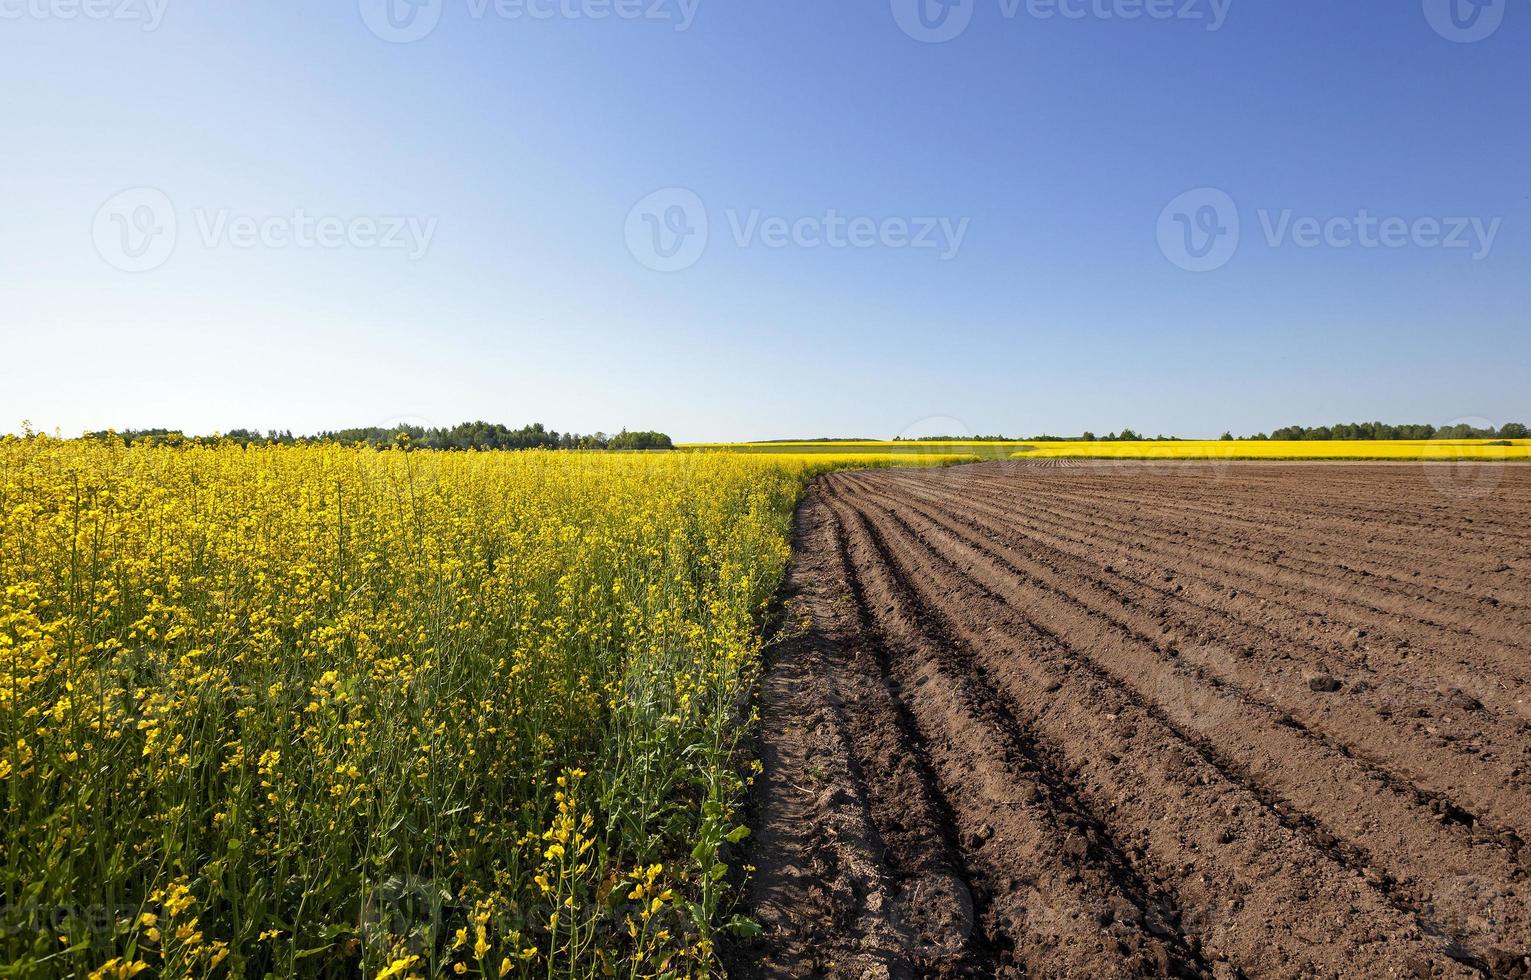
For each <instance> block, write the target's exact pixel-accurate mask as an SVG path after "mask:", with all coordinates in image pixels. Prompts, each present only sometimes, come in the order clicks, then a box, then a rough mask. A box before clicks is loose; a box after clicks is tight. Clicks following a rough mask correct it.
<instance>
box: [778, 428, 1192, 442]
mask: <svg viewBox="0 0 1531 980" xmlns="http://www.w3.org/2000/svg"><path fill="white" fill-rule="evenodd" d="M795 441H796V440H795ZM801 441H803V442H811V441H813V440H809V439H804V440H801ZM893 441H894V442H1149V441H1153V442H1179V441H1180V438H1179V437H1178V436H1166V435H1159V436H1154V437H1153V438H1152V440H1150V438H1149V437H1148V436H1144V435H1139V434H1138V433H1136V432H1134V431H1132V430H1131V429H1123V430H1122V431H1121V432H1111V433H1108V434H1106V435H1103V436H1098V435H1096V434H1095V433H1093V432H1086V433H1084V434H1083V435H1078V436H1048V435H1042V436H1027V437H1024V438H1023V437H1020V436H898V437H896V438H895V439H894V440H893Z"/></svg>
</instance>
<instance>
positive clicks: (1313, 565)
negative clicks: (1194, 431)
mask: <svg viewBox="0 0 1531 980" xmlns="http://www.w3.org/2000/svg"><path fill="white" fill-rule="evenodd" d="M1469 486H1470V487H1472V486H1475V485H1473V484H1469ZM1459 489H1460V488H1454V487H1451V486H1445V485H1443V483H1442V480H1441V477H1440V474H1438V473H1430V472H1428V471H1426V470H1425V469H1424V468H1423V467H1385V466H1382V467H1378V466H1365V465H1355V466H1326V467H1303V466H1293V465H1279V464H1271V465H1260V464H1246V465H1237V466H1231V467H1229V466H1222V467H1216V466H1214V467H1207V466H1165V467H1155V468H1144V467H1129V466H1089V465H1081V466H1074V467H1038V466H1018V465H1013V464H1002V463H1001V464H984V465H977V466H967V467H959V468H956V469H952V470H943V471H933V472H932V471H902V470H900V471H885V472H876V473H848V474H837V475H834V476H831V477H827V478H824V479H821V480H819V481H817V482H816V483H815V484H814V486H813V487H812V488H811V489H810V491H809V494H808V496H807V498H806V499H805V501H804V503H803V506H802V507H801V509H800V510H799V513H798V521H797V529H796V533H797V542H796V559H795V561H794V566H793V568H792V571H791V574H790V578H789V581H788V583H787V605H788V608H789V610H790V611H791V613H790V616H791V619H792V621H793V623H794V624H795V626H796V628H795V630H793V631H791V639H790V640H788V641H786V642H784V643H782V644H780V645H779V646H778V647H777V648H775V650H774V651H773V655H772V662H771V663H770V665H769V669H768V673H767V677H766V681H765V685H764V689H763V692H762V700H761V715H762V731H763V735H762V742H761V746H760V748H761V753H762V757H763V759H764V762H765V771H764V773H763V774H762V776H761V778H760V780H759V781H758V782H757V786H756V796H755V799H754V801H753V806H754V809H755V819H754V822H755V827H756V834H755V835H754V836H753V837H752V838H751V840H752V843H751V845H750V854H749V856H748V857H747V858H746V860H748V861H749V862H751V863H752V864H754V865H756V866H757V867H758V868H759V871H758V872H757V873H756V874H755V876H754V877H753V878H752V879H751V882H750V884H749V886H748V890H747V895H746V905H747V906H748V908H747V911H749V912H750V913H751V914H753V915H755V916H756V917H757V918H758V919H759V920H760V922H761V923H762V924H763V925H764V926H765V934H764V935H763V936H762V937H761V938H760V939H759V940H756V941H755V942H753V943H751V944H749V945H747V946H743V947H740V948H737V949H734V950H732V951H731V952H730V957H731V960H732V962H731V964H730V966H731V973H732V975H734V976H737V977H809V976H834V977H925V976H935V977H969V976H970V977H992V976H1016V977H1020V976H1029V977H1091V978H1095V977H1136V976H1177V977H1178V976H1195V977H1220V978H1223V977H1240V976H1246V977H1347V978H1348V977H1474V976H1479V977H1481V976H1492V977H1501V976H1503V977H1526V976H1531V958H1528V957H1531V884H1528V882H1527V880H1526V879H1527V871H1528V867H1531V849H1527V848H1524V847H1523V841H1524V840H1527V839H1531V691H1528V690H1527V685H1528V684H1531V470H1526V469H1514V468H1511V469H1506V470H1504V471H1502V472H1500V473H1499V474H1497V476H1496V482H1495V485H1494V486H1492V487H1491V488H1490V489H1489V492H1486V493H1480V494H1478V495H1477V496H1463V495H1462V494H1460V493H1458V492H1455V491H1457V490H1459Z"/></svg>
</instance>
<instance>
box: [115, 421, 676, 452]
mask: <svg viewBox="0 0 1531 980" xmlns="http://www.w3.org/2000/svg"><path fill="white" fill-rule="evenodd" d="M88 437H89V438H92V439H103V440H104V439H116V440H119V441H122V442H126V443H138V442H151V443H164V444H178V443H194V444H208V445H211V444H216V443H221V442H235V443H238V444H239V445H241V446H286V445H295V444H297V443H300V442H307V443H313V442H321V443H337V444H339V445H343V446H371V447H372V448H374V449H386V448H388V447H390V446H397V445H402V446H408V447H411V448H416V449H460V450H461V449H614V450H635V449H674V448H675V446H674V445H673V444H672V443H671V442H670V437H669V436H667V435H665V434H664V433H663V432H629V431H627V430H626V429H623V430H622V431H621V432H618V433H616V434H615V435H607V434H606V433H604V432H596V433H593V434H591V435H579V434H578V433H574V432H559V431H557V430H556V429H549V428H546V427H544V426H543V424H542V423H541V422H536V423H533V424H531V425H527V426H522V427H521V428H519V429H512V428H509V427H507V426H503V425H499V424H497V423H489V422H464V423H462V424H461V425H454V426H453V427H452V428H450V429H437V428H425V427H424V426H418V425H397V426H388V427H379V426H369V427H367V428H361V429H339V430H337V431H334V432H320V433H319V434H317V435H311V436H295V435H293V434H292V432H291V430H288V431H283V432H279V431H277V430H275V429H271V430H268V431H266V432H258V431H256V430H254V429H230V430H229V431H228V432H225V433H223V434H222V435H216V436H188V435H185V434H183V433H181V432H178V431H175V430H173V429H126V430H123V431H121V432H116V431H105V432H92V433H89V434H88Z"/></svg>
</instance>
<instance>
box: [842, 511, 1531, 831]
mask: <svg viewBox="0 0 1531 980" xmlns="http://www.w3.org/2000/svg"><path fill="white" fill-rule="evenodd" d="M866 492H867V493H868V494H870V495H871V496H872V497H873V498H874V499H878V500H880V501H881V502H883V504H884V505H885V506H902V507H904V508H905V509H907V510H909V511H912V512H914V513H917V514H919V515H920V516H921V517H922V518H923V519H925V520H927V521H930V522H932V523H933V524H936V525H938V526H940V527H942V528H943V530H945V531H946V532H947V533H951V534H954V535H956V536H958V537H959V538H961V539H962V540H963V541H964V542H965V543H966V544H967V545H968V546H970V547H972V548H974V549H975V550H977V551H978V552H979V553H981V554H983V555H984V557H985V559H986V560H989V561H992V562H995V563H997V564H999V565H1000V566H1001V568H1002V569H1003V571H1004V573H1005V575H1006V576H1007V577H1009V578H1011V579H1013V580H1014V582H1015V583H1016V584H1025V585H1029V586H1031V587H1033V588H1035V589H1037V590H1040V591H1042V592H1044V593H1047V594H1048V595H1049V596H1051V597H1053V598H1055V599H1057V600H1058V601H1061V602H1064V603H1068V604H1071V605H1074V606H1076V607H1078V609H1079V610H1080V611H1081V612H1082V613H1083V614H1085V615H1087V616H1089V617H1091V618H1094V619H1099V620H1101V621H1103V622H1106V623H1111V624H1114V625H1115V626H1117V627H1118V628H1119V630H1121V631H1122V632H1123V633H1124V634H1125V635H1127V636H1129V637H1131V638H1132V639H1134V640H1136V641H1137V642H1139V643H1141V644H1142V645H1144V646H1146V647H1149V648H1150V649H1152V650H1153V651H1154V652H1155V653H1159V654H1162V656H1161V657H1160V658H1159V660H1160V663H1161V664H1162V663H1165V662H1166V661H1175V662H1177V663H1179V664H1182V665H1184V666H1185V667H1186V668H1188V669H1189V671H1190V672H1191V673H1192V674H1194V677H1193V679H1192V681H1191V682H1186V681H1184V680H1183V679H1177V680H1176V681H1175V683H1174V684H1173V685H1170V686H1169V687H1168V688H1167V691H1166V693H1169V694H1171V695H1173V696H1175V697H1177V698H1185V697H1189V698H1191V699H1192V701H1193V704H1194V706H1196V707H1200V708H1206V707H1209V706H1216V705H1217V704H1218V702H1217V701H1216V699H1215V698H1214V696H1213V694H1212V693H1211V691H1209V690H1207V689H1205V688H1200V689H1198V685H1201V684H1203V683H1204V684H1206V685H1210V687H1211V688H1215V689H1218V690H1221V691H1223V692H1225V693H1232V694H1233V695H1235V696H1237V697H1238V698H1241V699H1242V700H1244V701H1245V702H1247V703H1252V704H1256V705H1258V706H1259V707H1260V708H1261V709H1262V710H1264V711H1267V712H1269V713H1271V714H1273V715H1274V716H1275V717H1277V718H1278V719H1279V720H1280V721H1281V723H1282V724H1283V725H1286V726H1289V727H1296V728H1298V729H1299V730H1301V731H1304V732H1306V733H1307V734H1308V735H1309V736H1310V737H1312V738H1315V739H1318V740H1320V741H1322V742H1324V743H1325V744H1326V745H1327V746H1328V747H1329V748H1330V749H1331V750H1332V751H1336V752H1339V753H1341V754H1343V755H1345V756H1347V757H1353V758H1355V759H1357V760H1359V761H1361V762H1363V763H1365V764H1367V765H1368V766H1370V767H1372V768H1373V769H1374V770H1375V775H1376V777H1377V778H1380V779H1382V780H1383V781H1384V782H1386V783H1387V784H1388V785H1389V786H1390V787H1392V788H1393V789H1394V790H1395V791H1397V792H1400V793H1405V794H1408V795H1409V796H1410V797H1411V798H1412V799H1413V800H1414V801H1415V802H1416V803H1418V804H1419V805H1421V806H1425V807H1428V808H1429V809H1430V810H1431V812H1433V813H1436V814H1445V815H1447V816H1448V819H1449V820H1451V821H1452V822H1456V823H1462V824H1465V825H1467V826H1472V827H1475V828H1476V830H1477V834H1476V836H1477V838H1478V839H1479V840H1480V841H1484V842H1497V843H1499V844H1500V845H1502V846H1505V847H1507V848H1510V849H1511V850H1514V851H1518V850H1519V848H1520V841H1521V838H1522V836H1523V835H1524V834H1525V833H1527V830H1528V828H1531V792H1528V787H1527V785H1526V779H1525V774H1524V773H1522V774H1521V775H1520V776H1517V775H1516V774H1515V764H1516V763H1517V762H1519V763H1520V764H1523V763H1524V761H1525V748H1524V747H1523V750H1522V751H1521V752H1520V753H1516V754H1514V755H1512V756H1511V757H1510V760H1509V761H1508V762H1503V761H1500V760H1498V759H1490V760H1484V759H1482V758H1481V755H1480V756H1475V755H1474V754H1473V753H1471V752H1469V751H1466V746H1463V745H1460V744H1459V743H1457V742H1455V741H1454V742H1452V743H1449V744H1448V745H1446V746H1445V747H1438V746H1435V745H1433V744H1429V743H1428V742H1426V741H1425V740H1424V739H1423V738H1416V737H1414V736H1415V735H1416V734H1422V732H1415V731H1412V730H1411V727H1410V726H1412V727H1413V728H1418V729H1423V725H1422V723H1421V722H1420V721H1419V720H1418V719H1407V720H1406V719H1403V718H1395V717H1393V716H1394V715H1395V714H1397V712H1396V711H1395V710H1393V709H1391V708H1389V707H1386V706H1382V705H1379V704H1373V703H1372V702H1373V697H1374V694H1375V688H1376V685H1377V684H1379V683H1382V682H1380V681H1376V680H1374V681H1373V682H1371V683H1370V684H1365V683H1362V684H1356V683H1354V682H1355V680H1356V679H1355V678H1354V677H1353V676H1352V677H1351V678H1350V680H1351V681H1352V682H1353V683H1352V688H1351V690H1350V691H1349V692H1348V693H1347V694H1346V695H1345V696H1344V697H1343V698H1341V699H1335V698H1332V697H1328V696H1325V695H1321V694H1316V693H1315V692H1313V691H1312V690H1311V688H1310V683H1309V678H1310V676H1311V674H1312V672H1313V670H1314V668H1317V667H1320V666H1322V667H1324V669H1326V670H1330V669H1332V667H1330V665H1329V663H1328V662H1327V661H1329V660H1330V659H1332V658H1326V657H1323V655H1322V653H1321V651H1314V654H1315V656H1314V658H1313V659H1306V660H1304V659H1285V655H1284V656H1283V658H1282V659H1277V658H1274V657H1271V656H1269V655H1267V654H1265V653H1264V652H1263V651H1264V649H1265V648H1267V647H1269V646H1271V645H1272V644H1275V645H1276V648H1277V649H1281V650H1290V649H1292V648H1294V647H1298V646H1301V645H1302V644H1301V641H1299V640H1293V639H1289V638H1287V637H1285V636H1278V635H1276V634H1274V633H1269V634H1268V635H1267V636H1266V637H1265V638H1264V641H1265V642H1258V640H1255V641H1251V640H1250V638H1249V637H1247V636H1246V635H1243V633H1242V631H1241V629H1240V625H1239V624H1238V623H1237V622H1236V621H1231V620H1230V619H1228V618H1227V617H1224V619H1223V621H1222V622H1220V623H1216V624H1214V625H1208V624H1206V623H1204V622H1203V623H1196V624H1190V623H1187V622H1186V621H1185V620H1183V619H1175V618H1169V616H1168V615H1167V614H1168V612H1169V610H1178V611H1179V612H1180V613H1181V615H1185V614H1186V609H1187V608H1192V609H1195V608H1196V607H1191V606H1190V604H1189V603H1187V602H1185V601H1184V600H1182V599H1181V598H1180V597H1179V596H1178V595H1175V594H1173V593H1168V592H1160V593H1158V594H1157V595H1154V596H1150V597H1149V598H1147V599H1145V598H1144V596H1143V595H1142V594H1141V593H1137V594H1134V590H1133V589H1131V588H1130V587H1129V588H1123V587H1121V586H1120V583H1118V584H1113V583H1111V582H1107V581H1104V580H1102V579H1100V578H1098V577H1095V576H1092V575H1091V574H1090V572H1091V571H1093V570H1094V569H1097V568H1099V566H1098V564H1096V565H1089V566H1088V567H1087V568H1085V569H1083V570H1082V569H1080V568H1079V565H1080V564H1083V563H1082V562H1080V561H1079V560H1077V559H1070V558H1068V557H1067V556H1061V554H1060V553H1059V552H1056V551H1052V552H1048V553H1047V554H1045V555H1040V556H1039V555H1035V554H1033V555H1031V556H1027V555H1025V554H1021V553H1020V552H1019V550H1018V549H1017V548H1016V546H1015V544H1014V542H1013V541H1011V540H1009V539H1008V537H1007V535H1006V532H1005V531H1004V529H1003V528H1001V527H996V526H995V525H993V524H990V523H988V522H985V521H982V520H980V519H975V518H973V517H972V516H970V515H971V513H972V508H969V516H964V515H963V514H961V513H958V512H956V511H954V510H946V511H944V512H941V513H940V514H939V515H938V514H936V513H933V512H932V511H930V510H927V509H925V508H924V507H922V506H921V502H920V501H921V500H923V499H925V498H923V497H921V498H918V499H916V498H914V497H913V495H905V496H904V497H903V498H901V499H899V500H898V502H897V504H890V503H889V502H890V501H892V500H894V499H895V498H890V497H886V496H884V495H882V494H880V493H879V492H878V491H876V490H874V489H871V488H870V487H869V488H868V489H867V490H866ZM1060 557H1063V558H1064V560H1063V561H1062V562H1059V561H1058V559H1059V558H1060ZM1060 564H1062V565H1070V564H1071V565H1072V567H1070V568H1069V569H1068V571H1066V572H1065V571H1063V570H1061V569H1060ZM1156 605H1157V607H1158V610H1159V611H1158V612H1154V611H1153V608H1154V607H1155V606H1156ZM1198 611H1200V612H1202V613H1213V612H1214V611H1213V610H1210V609H1207V608H1206V607H1200V608H1199V610H1198ZM1202 637H1206V638H1207V639H1205V640H1202V639H1201V638H1202ZM1235 651H1237V652H1235ZM1187 683H1190V684H1191V686H1190V687H1185V684H1187ZM1182 688H1184V689H1182ZM1357 688H1359V690H1357ZM1429 693H1430V694H1434V695H1436V696H1437V697H1438V698H1439V700H1440V702H1441V707H1442V708H1446V707H1447V706H1448V705H1447V702H1446V697H1445V695H1443V694H1439V693H1438V692H1435V691H1434V690H1433V689H1432V690H1431V691H1430V692H1429ZM1418 696H1419V692H1411V696H1410V697H1409V699H1408V700H1409V701H1411V702H1414V703H1417V701H1416V699H1417V697H1418ZM1356 699H1360V700H1361V701H1362V702H1363V703H1364V705H1361V706H1358V705H1357V704H1356V703H1355V700H1356ZM1228 710H1232V709H1228ZM1457 714H1458V715H1459V716H1466V715H1470V716H1472V717H1473V719H1474V720H1476V721H1478V722H1479V723H1480V724H1481V723H1484V722H1492V721H1494V720H1495V719H1492V718H1489V717H1486V711H1485V710H1484V709H1483V708H1482V707H1481V706H1480V707H1479V708H1478V709H1477V711H1476V712H1474V711H1464V710H1458V711H1457ZM1435 720H1436V722H1437V723H1440V719H1435ZM1294 723H1295V724H1294ZM1523 724H1524V723H1521V722H1518V721H1517V722H1516V723H1514V724H1510V725H1507V726H1501V727H1502V728H1503V735H1504V737H1505V738H1506V739H1507V740H1510V741H1511V743H1512V744H1513V740H1514V738H1515V735H1516V733H1517V732H1518V731H1520V729H1521V727H1522V725H1523ZM1461 731H1462V734H1463V735H1464V736H1466V735H1469V734H1471V730H1470V729H1468V728H1466V720H1465V718H1464V720H1463V725H1462V729H1461ZM1342 738H1343V739H1345V740H1346V741H1345V742H1344V743H1341V741H1340V739H1342ZM1395 768H1396V769H1398V771H1397V772H1395V771H1394V769H1395ZM1405 773H1408V774H1409V775H1405ZM1512 783H1514V785H1511V784H1512ZM1464 790H1465V791H1466V792H1467V793H1468V794H1469V796H1470V797H1471V801H1470V802H1466V801H1462V800H1459V799H1456V798H1454V797H1457V796H1460V794H1461V793H1463V792H1464ZM1485 807H1486V808H1487V809H1488V811H1489V812H1492V813H1493V814H1495V816H1496V817H1497V818H1498V819H1500V820H1509V821H1510V822H1511V823H1512V825H1513V827H1514V829H1513V830H1512V829H1511V828H1510V827H1507V826H1495V825H1493V823H1492V822H1490V821H1487V820H1485V819H1483V816H1482V815H1480V814H1477V813H1475V812H1474V811H1475V810H1478V809H1482V808H1485Z"/></svg>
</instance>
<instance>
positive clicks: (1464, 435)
mask: <svg viewBox="0 0 1531 980" xmlns="http://www.w3.org/2000/svg"><path fill="white" fill-rule="evenodd" d="M1223 438H1224V439H1232V438H1233V436H1232V435H1229V434H1227V433H1224V434H1223ZM1246 438H1247V439H1250V440H1261V439H1286V440H1297V439H1340V440H1344V441H1347V442H1349V441H1352V440H1366V439H1526V438H1531V435H1528V434H1527V431H1526V427H1525V426H1524V425H1522V424H1521V423H1519V422H1508V423H1506V424H1504V425H1503V426H1501V427H1500V428H1498V429H1476V428H1473V427H1472V426H1470V425H1448V426H1444V427H1442V428H1436V427H1435V426H1433V425H1385V424H1383V423H1381V422H1351V423H1348V424H1347V423H1340V424H1338V425H1320V426H1318V427H1316V428H1309V427H1307V426H1303V425H1289V426H1287V427H1286V428H1284V429H1277V430H1276V431H1275V432H1272V433H1271V434H1270V435H1268V436H1267V435H1266V434H1265V433H1263V432H1262V433H1260V434H1259V435H1257V436H1248V437H1246Z"/></svg>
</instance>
